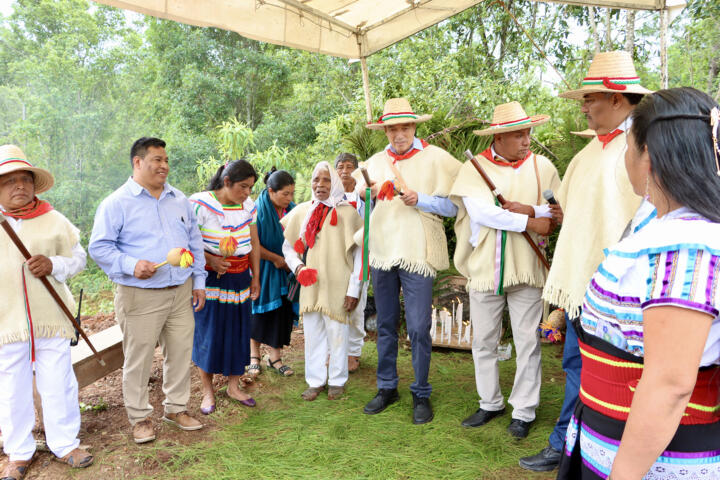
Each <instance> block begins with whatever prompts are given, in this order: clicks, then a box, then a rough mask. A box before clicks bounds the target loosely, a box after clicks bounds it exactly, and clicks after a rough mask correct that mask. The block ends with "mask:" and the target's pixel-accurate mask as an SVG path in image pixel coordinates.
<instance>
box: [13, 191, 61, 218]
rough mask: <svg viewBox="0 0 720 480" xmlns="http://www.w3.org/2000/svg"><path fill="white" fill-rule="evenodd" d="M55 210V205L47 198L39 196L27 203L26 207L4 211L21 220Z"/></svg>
mask: <svg viewBox="0 0 720 480" xmlns="http://www.w3.org/2000/svg"><path fill="white" fill-rule="evenodd" d="M51 210H53V206H52V205H50V204H49V203H48V202H46V201H45V200H40V199H39V198H37V197H35V198H33V201H32V202H30V203H28V204H27V205H25V206H24V207H20V208H16V209H15V210H8V211H6V212H5V213H4V215H5V216H6V217H12V218H16V219H21V220H29V219H31V218H35V217H39V216H40V215H44V214H46V213H48V212H49V211H51Z"/></svg>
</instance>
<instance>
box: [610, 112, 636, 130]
mask: <svg viewBox="0 0 720 480" xmlns="http://www.w3.org/2000/svg"><path fill="white" fill-rule="evenodd" d="M632 124H633V119H632V115H628V116H627V118H626V119H625V120H623V121H622V122H621V123H620V125H618V126H617V127H615V128H613V129H612V130H610V132H614V131H615V130H621V131H623V132H625V133H627V131H628V130H630V127H632Z"/></svg>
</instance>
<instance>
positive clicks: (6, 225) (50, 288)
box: [0, 213, 105, 367]
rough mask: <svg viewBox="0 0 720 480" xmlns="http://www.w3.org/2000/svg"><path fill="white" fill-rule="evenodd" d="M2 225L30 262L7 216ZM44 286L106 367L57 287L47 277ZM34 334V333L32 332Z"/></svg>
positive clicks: (44, 278) (41, 278) (1, 219)
mask: <svg viewBox="0 0 720 480" xmlns="http://www.w3.org/2000/svg"><path fill="white" fill-rule="evenodd" d="M0 225H2V228H3V229H4V230H5V232H6V233H7V234H8V236H9V237H10V240H12V242H13V243H14V244H15V246H16V247H17V248H18V250H20V253H21V254H22V256H23V257H25V260H29V259H30V257H31V256H32V255H30V252H28V250H27V248H25V245H23V243H22V240H20V238H19V237H18V236H17V234H16V233H15V230H13V228H12V227H11V226H10V224H9V223H8V222H7V218H5V215H3V214H2V213H0ZM39 279H40V281H41V282H42V284H43V285H44V286H45V288H46V289H47V291H48V292H49V293H50V296H51V297H52V298H53V300H55V302H56V303H57V304H58V306H59V307H60V310H62V311H63V313H64V314H65V316H66V317H67V318H68V320H70V323H72V325H73V327H75V330H77V332H78V333H79V334H80V336H81V337H82V338H83V339H84V340H85V343H87V345H88V347H90V350H92V352H93V355H94V356H95V358H96V359H97V361H98V362H99V363H100V365H102V366H103V367H104V366H105V360H103V358H102V357H101V356H100V354H99V353H98V351H97V350H95V347H93V344H92V343H91V342H90V339H89V338H88V337H87V335H85V332H84V331H83V329H82V328H81V327H80V325H79V324H78V322H76V321H75V317H73V314H72V313H70V310H68V308H67V306H66V305H65V302H63V300H62V299H61V298H60V295H58V293H57V291H56V290H55V287H53V286H52V285H51V284H50V282H49V281H48V279H47V277H40V278H39ZM31 334H32V332H31Z"/></svg>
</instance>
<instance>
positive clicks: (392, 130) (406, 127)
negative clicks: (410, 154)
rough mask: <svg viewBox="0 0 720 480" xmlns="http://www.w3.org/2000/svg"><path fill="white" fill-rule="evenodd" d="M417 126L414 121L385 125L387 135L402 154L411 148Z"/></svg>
mask: <svg viewBox="0 0 720 480" xmlns="http://www.w3.org/2000/svg"><path fill="white" fill-rule="evenodd" d="M415 126H416V125H415V124H414V123H400V124H397V125H388V126H386V127H385V135H386V136H387V138H388V140H389V141H390V145H392V147H393V149H395V152H396V153H398V154H400V155H402V154H403V153H405V152H407V151H408V150H410V147H412V143H413V139H414V138H415Z"/></svg>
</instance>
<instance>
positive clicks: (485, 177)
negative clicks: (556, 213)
mask: <svg viewBox="0 0 720 480" xmlns="http://www.w3.org/2000/svg"><path fill="white" fill-rule="evenodd" d="M465 156H466V157H467V159H468V160H470V162H471V163H472V164H473V167H475V170H477V171H478V173H479V174H480V176H481V177H482V178H483V180H485V183H486V184H487V186H488V188H489V189H490V191H491V192H492V194H493V196H494V197H495V198H497V201H498V202H500V205H504V204H505V203H506V200H505V197H503V196H502V194H501V193H500V192H498V190H497V187H495V184H494V183H493V181H492V180H490V177H488V174H487V173H485V170H484V169H483V167H482V165H480V163H479V162H478V161H477V159H476V158H475V155H473V154H472V152H471V151H470V150H465ZM522 235H523V237H525V240H527V242H528V243H529V244H530V246H531V247H532V249H533V251H534V252H535V254H536V255H537V256H538V258H539V259H540V261H541V262H542V264H543V265H545V268H547V269H548V270H550V264H549V263H548V261H547V259H546V258H545V255H543V254H542V252H541V251H540V248H538V246H537V245H536V244H535V242H534V241H533V239H532V238H531V237H530V234H529V233H528V232H527V231H525V232H522Z"/></svg>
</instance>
